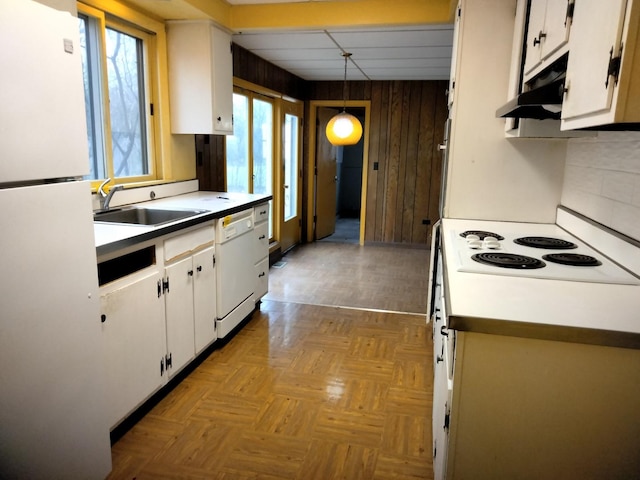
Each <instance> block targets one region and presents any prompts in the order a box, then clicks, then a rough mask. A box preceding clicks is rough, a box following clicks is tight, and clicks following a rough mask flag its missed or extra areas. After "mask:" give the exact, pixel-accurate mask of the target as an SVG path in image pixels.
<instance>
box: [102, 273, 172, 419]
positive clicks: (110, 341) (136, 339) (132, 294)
mask: <svg viewBox="0 0 640 480" xmlns="http://www.w3.org/2000/svg"><path fill="white" fill-rule="evenodd" d="M161 282H162V280H161V275H160V272H159V271H158V270H157V269H151V271H150V272H149V273H146V274H142V275H141V276H140V275H139V276H136V277H135V278H134V279H132V280H128V279H123V281H121V282H117V283H118V284H117V285H115V286H114V288H112V289H111V290H110V291H109V292H108V293H105V294H102V295H101V297H100V305H101V313H102V339H103V342H104V350H103V351H104V353H105V361H104V365H105V366H106V375H107V380H106V391H107V392H108V395H109V401H108V402H107V404H108V409H109V413H108V417H109V425H110V426H111V427H113V426H116V425H117V424H118V423H120V421H121V420H123V419H124V418H125V417H126V416H127V415H128V414H129V413H130V412H131V411H133V410H134V409H135V408H137V407H138V406H139V405H141V404H142V403H143V402H144V401H145V400H146V399H147V398H149V397H150V396H151V395H152V394H153V393H154V392H155V391H157V390H158V389H159V388H160V387H162V385H164V383H165V376H164V375H163V373H164V368H165V367H164V365H165V364H164V362H165V354H166V351H167V343H166V328H165V315H164V313H165V312H164V300H163V299H162V292H161Z"/></svg>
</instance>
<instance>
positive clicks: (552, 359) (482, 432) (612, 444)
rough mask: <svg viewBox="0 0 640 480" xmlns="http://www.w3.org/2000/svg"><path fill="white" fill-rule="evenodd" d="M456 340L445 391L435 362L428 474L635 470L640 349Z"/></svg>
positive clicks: (617, 473) (475, 337)
mask: <svg viewBox="0 0 640 480" xmlns="http://www.w3.org/2000/svg"><path fill="white" fill-rule="evenodd" d="M451 333H452V332H451ZM451 333H450V335H449V337H447V338H446V339H445V341H444V344H445V348H444V350H445V352H447V350H448V348H447V342H449V341H451V339H452V337H451ZM456 338H457V341H456V346H455V358H454V359H453V365H452V366H453V370H454V375H453V377H452V378H454V379H455V381H454V382H453V383H451V384H450V385H449V389H450V390H449V392H447V394H445V392H446V390H447V388H446V387H444V382H445V381H444V380H443V379H444V378H445V377H446V374H443V371H442V370H443V369H442V368H441V367H440V364H437V365H436V375H435V381H434V414H433V418H434V445H435V446H436V448H437V452H435V458H434V473H435V475H434V478H435V479H436V480H439V479H442V478H447V479H467V478H473V479H492V480H493V479H498V478H500V479H502V478H518V479H523V480H537V479H540V478H554V479H555V478H557V479H574V478H575V479H585V478H589V479H600V478H637V474H638V472H640V449H639V448H638V442H637V438H638V432H639V431H640V415H638V413H637V412H638V398H640V382H638V381H635V380H637V379H638V378H640V350H636V349H631V348H616V347H608V346H599V345H586V344H577V343H569V342H559V341H552V340H541V339H533V338H519V337H510V336H503V335H489V334H484V333H474V332H457V337H456ZM445 358H446V355H445ZM445 364H446V362H445ZM631 379H634V381H631ZM443 402H446V405H447V407H446V408H445V409H444V410H442V407H443ZM443 415H444V416H443ZM443 421H444V432H443V429H442V428H441V427H440V425H441V424H442V423H443ZM441 443H446V444H447V447H446V448H445V453H444V456H442V457H441V456H440V453H441V451H442V450H441V448H440V444H441Z"/></svg>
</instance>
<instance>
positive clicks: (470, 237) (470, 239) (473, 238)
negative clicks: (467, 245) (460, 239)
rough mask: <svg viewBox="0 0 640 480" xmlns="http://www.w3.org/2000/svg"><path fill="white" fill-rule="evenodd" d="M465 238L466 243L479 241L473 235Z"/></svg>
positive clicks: (478, 238)
mask: <svg viewBox="0 0 640 480" xmlns="http://www.w3.org/2000/svg"><path fill="white" fill-rule="evenodd" d="M465 238H466V239H467V242H475V241H476V240H480V237H479V236H478V235H474V234H471V235H467V236H466V237H465Z"/></svg>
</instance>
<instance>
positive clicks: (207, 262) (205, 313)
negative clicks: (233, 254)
mask: <svg viewBox="0 0 640 480" xmlns="http://www.w3.org/2000/svg"><path fill="white" fill-rule="evenodd" d="M193 267H194V278H195V280H194V283H193V307H194V312H193V315H194V317H193V318H194V329H195V347H196V355H197V354H198V353H200V352H201V351H202V350H204V349H205V348H206V347H207V346H209V345H210V344H211V342H213V341H214V340H215V339H216V337H217V335H216V270H215V249H214V247H209V248H207V249H205V250H203V251H202V252H199V253H197V254H195V255H194V256H193Z"/></svg>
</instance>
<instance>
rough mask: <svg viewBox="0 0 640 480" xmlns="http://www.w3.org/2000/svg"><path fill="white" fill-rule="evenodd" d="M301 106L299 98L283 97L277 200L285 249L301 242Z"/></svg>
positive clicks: (282, 242)
mask: <svg viewBox="0 0 640 480" xmlns="http://www.w3.org/2000/svg"><path fill="white" fill-rule="evenodd" d="M303 111H304V107H303V105H302V103H301V102H288V101H284V100H283V101H282V117H281V119H282V120H281V121H282V128H283V131H282V151H281V155H280V158H281V162H282V163H281V185H280V187H281V188H280V192H282V199H281V202H280V205H281V207H280V209H279V210H280V218H281V223H280V246H281V248H282V251H283V252H284V251H286V250H288V249H289V248H291V247H293V246H294V245H296V244H298V243H300V231H301V224H300V219H301V217H300V204H301V201H302V195H301V194H302V188H301V185H302V182H301V175H302V169H301V165H300V158H301V154H302V140H301V134H302V132H301V124H302V115H303Z"/></svg>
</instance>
